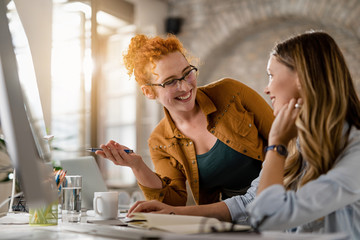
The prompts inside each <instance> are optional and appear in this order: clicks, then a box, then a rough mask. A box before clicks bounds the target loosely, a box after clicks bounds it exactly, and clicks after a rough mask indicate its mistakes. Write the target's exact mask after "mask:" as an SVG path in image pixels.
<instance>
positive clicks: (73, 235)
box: [0, 217, 347, 240]
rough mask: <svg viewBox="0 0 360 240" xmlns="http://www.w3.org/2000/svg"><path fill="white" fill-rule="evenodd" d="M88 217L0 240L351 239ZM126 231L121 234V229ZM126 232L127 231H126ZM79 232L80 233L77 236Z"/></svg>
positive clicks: (10, 231) (0, 231)
mask: <svg viewBox="0 0 360 240" xmlns="http://www.w3.org/2000/svg"><path fill="white" fill-rule="evenodd" d="M86 219H87V217H82V223H75V224H69V223H67V224H66V223H62V222H61V220H59V224H58V225H55V226H47V227H37V226H29V225H27V224H22V225H20V224H19V225H4V224H1V225H0V239H8V240H25V239H26V240H27V239H30V240H31V239H36V240H49V239H50V240H51V239H72V240H80V239H81V240H110V239H114V238H115V239H147V238H148V239H169V240H184V239H185V240H190V239H192V240H197V239H198V240H211V239H221V240H233V239H237V240H241V239H265V240H266V239H268V240H275V239H276V240H281V239H290V238H291V239H293V240H297V239H298V240H304V239H317V240H319V239H320V240H322V239H323V240H335V239H336V240H339V239H347V238H346V235H344V234H322V235H317V234H291V235H290V236H289V234H285V233H280V232H263V233H262V234H255V233H252V234H251V233H215V234H196V235H183V234H172V233H165V232H157V231H149V230H146V231H145V230H137V229H133V228H126V227H117V226H105V225H97V224H89V223H86ZM120 228H121V229H123V231H117V230H119V229H120ZM91 229H98V230H100V229H101V231H102V232H104V233H110V232H111V231H114V232H113V233H116V234H113V233H112V234H111V235H112V236H101V235H99V234H94V233H92V232H91ZM124 229H127V230H125V231H124ZM73 230H76V231H77V232H73ZM127 231H128V232H137V231H138V233H143V232H147V233H151V235H152V236H153V237H149V236H151V235H148V237H145V238H144V237H141V235H140V234H136V235H128V236H124V233H126V232H127Z"/></svg>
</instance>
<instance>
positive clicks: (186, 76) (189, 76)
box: [146, 65, 198, 88]
mask: <svg viewBox="0 0 360 240" xmlns="http://www.w3.org/2000/svg"><path fill="white" fill-rule="evenodd" d="M190 67H191V68H190V70H188V71H187V72H186V73H185V74H184V75H183V76H182V77H181V78H178V79H170V80H168V81H166V82H163V83H148V84H146V85H148V86H161V87H163V88H165V87H166V86H168V87H169V88H170V87H175V86H177V83H178V82H180V81H182V80H185V81H187V82H190V81H192V80H194V79H195V75H196V73H197V71H198V69H197V68H196V67H195V66H193V65H190Z"/></svg>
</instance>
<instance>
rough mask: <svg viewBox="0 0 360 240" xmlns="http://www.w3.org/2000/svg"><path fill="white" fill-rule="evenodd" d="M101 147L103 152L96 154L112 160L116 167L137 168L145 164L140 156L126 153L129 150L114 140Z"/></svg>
mask: <svg viewBox="0 0 360 240" xmlns="http://www.w3.org/2000/svg"><path fill="white" fill-rule="evenodd" d="M100 147H101V149H102V151H100V150H98V151H96V152H95V154H97V155H99V156H101V157H103V158H107V159H109V160H111V161H112V162H113V163H114V164H115V165H120V166H126V167H130V168H137V167H138V166H139V165H140V164H141V163H143V161H142V158H141V156H140V155H137V154H135V153H126V152H125V151H124V150H125V149H128V148H127V147H125V146H123V145H120V144H119V143H117V142H115V141H113V140H110V141H109V142H108V143H107V144H106V145H104V144H101V145H100Z"/></svg>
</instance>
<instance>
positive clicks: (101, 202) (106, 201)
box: [93, 192, 119, 219]
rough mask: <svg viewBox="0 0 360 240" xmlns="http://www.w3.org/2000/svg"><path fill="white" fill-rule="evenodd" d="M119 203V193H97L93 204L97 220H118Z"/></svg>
mask: <svg viewBox="0 0 360 240" xmlns="http://www.w3.org/2000/svg"><path fill="white" fill-rule="evenodd" d="M118 201H119V195H118V192H95V193H94V201H93V204H94V212H95V216H96V218H100V219H117V217H118Z"/></svg>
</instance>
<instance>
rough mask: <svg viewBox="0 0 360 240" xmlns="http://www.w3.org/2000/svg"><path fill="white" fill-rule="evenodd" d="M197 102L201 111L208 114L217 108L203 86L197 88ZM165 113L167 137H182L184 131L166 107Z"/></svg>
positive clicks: (165, 133)
mask: <svg viewBox="0 0 360 240" xmlns="http://www.w3.org/2000/svg"><path fill="white" fill-rule="evenodd" d="M196 102H197V104H199V106H200V109H201V111H202V112H203V113H204V114H205V116H208V115H209V114H211V113H213V112H215V111H216V110H217V108H216V106H215V104H214V103H213V102H212V101H211V99H210V98H209V97H208V96H207V95H206V94H205V93H204V92H203V90H202V89H201V88H198V89H197V92H196ZM164 113H165V132H164V135H165V138H173V137H180V136H182V133H181V132H180V131H179V129H177V127H176V126H175V123H174V121H173V120H172V118H171V116H170V113H169V111H168V110H167V109H166V108H165V107H164Z"/></svg>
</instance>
